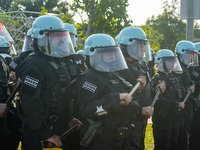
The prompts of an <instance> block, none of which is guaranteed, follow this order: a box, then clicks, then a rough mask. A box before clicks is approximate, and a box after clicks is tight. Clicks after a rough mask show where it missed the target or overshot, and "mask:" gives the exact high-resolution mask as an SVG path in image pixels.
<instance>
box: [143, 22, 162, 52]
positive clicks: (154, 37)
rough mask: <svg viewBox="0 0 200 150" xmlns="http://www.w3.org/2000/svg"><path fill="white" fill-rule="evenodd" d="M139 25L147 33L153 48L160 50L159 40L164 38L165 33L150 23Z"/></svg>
mask: <svg viewBox="0 0 200 150" xmlns="http://www.w3.org/2000/svg"><path fill="white" fill-rule="evenodd" d="M139 27H140V28H141V29H143V30H144V32H145V33H146V38H147V39H148V40H149V42H150V46H151V48H153V49H154V50H155V51H158V50H160V43H159V41H160V40H163V35H162V34H160V33H159V32H158V31H157V30H154V28H153V27H151V26H149V25H144V26H139Z"/></svg>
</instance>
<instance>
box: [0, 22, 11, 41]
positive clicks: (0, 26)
mask: <svg viewBox="0 0 200 150" xmlns="http://www.w3.org/2000/svg"><path fill="white" fill-rule="evenodd" d="M0 35H1V36H3V37H4V38H5V40H6V41H8V42H9V43H11V44H14V43H15V42H14V40H13V38H12V37H11V36H10V34H9V32H8V30H7V29H6V28H5V26H4V25H3V23H1V22H0Z"/></svg>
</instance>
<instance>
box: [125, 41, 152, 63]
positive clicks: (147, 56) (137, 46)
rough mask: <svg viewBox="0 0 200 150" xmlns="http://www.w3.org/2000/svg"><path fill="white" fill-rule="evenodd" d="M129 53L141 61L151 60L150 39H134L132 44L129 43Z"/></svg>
mask: <svg viewBox="0 0 200 150" xmlns="http://www.w3.org/2000/svg"><path fill="white" fill-rule="evenodd" d="M127 52H128V54H129V55H130V56H131V57H133V58H134V59H136V60H138V61H140V60H142V61H151V60H152V56H151V48H150V44H149V41H148V40H139V39H133V42H132V44H131V45H127Z"/></svg>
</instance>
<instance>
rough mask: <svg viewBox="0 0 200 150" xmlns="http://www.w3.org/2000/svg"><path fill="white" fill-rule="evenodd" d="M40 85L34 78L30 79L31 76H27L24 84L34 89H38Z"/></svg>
mask: <svg viewBox="0 0 200 150" xmlns="http://www.w3.org/2000/svg"><path fill="white" fill-rule="evenodd" d="M38 83H39V80H37V79H35V78H33V77H30V76H28V75H27V76H26V78H25V80H24V84H26V85H28V86H31V87H33V88H36V87H37V85H38Z"/></svg>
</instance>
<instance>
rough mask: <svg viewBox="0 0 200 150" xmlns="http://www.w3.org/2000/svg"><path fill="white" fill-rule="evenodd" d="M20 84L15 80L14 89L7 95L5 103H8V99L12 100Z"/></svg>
mask: <svg viewBox="0 0 200 150" xmlns="http://www.w3.org/2000/svg"><path fill="white" fill-rule="evenodd" d="M20 86H21V82H20V81H17V84H16V86H15V88H14V90H13V91H12V93H11V94H10V96H9V97H8V99H7V101H6V104H8V103H10V101H12V100H13V98H14V97H15V94H16V92H17V91H18V90H19V88H20Z"/></svg>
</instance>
